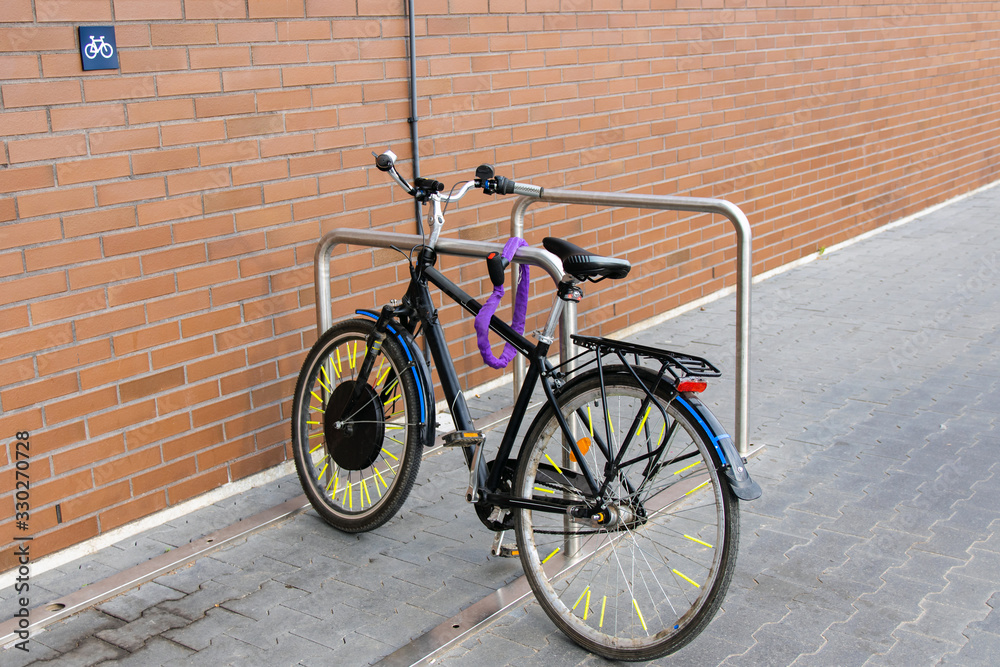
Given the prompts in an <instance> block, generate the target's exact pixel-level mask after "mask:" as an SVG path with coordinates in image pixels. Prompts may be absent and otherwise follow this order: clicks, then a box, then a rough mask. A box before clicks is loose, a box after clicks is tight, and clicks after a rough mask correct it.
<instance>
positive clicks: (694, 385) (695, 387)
mask: <svg viewBox="0 0 1000 667" xmlns="http://www.w3.org/2000/svg"><path fill="white" fill-rule="evenodd" d="M707 388H708V383H707V382H705V381H704V380H681V381H680V382H678V383H677V391H693V392H695V393H698V392H700V391H705V389H707Z"/></svg>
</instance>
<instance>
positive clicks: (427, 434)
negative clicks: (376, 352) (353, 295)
mask: <svg viewBox="0 0 1000 667" xmlns="http://www.w3.org/2000/svg"><path fill="white" fill-rule="evenodd" d="M354 312H355V313H357V314H358V315H361V316H363V317H370V318H371V319H373V320H376V321H377V320H378V313H375V312H372V311H370V310H356V311H354ZM388 329H389V333H390V334H392V335H393V336H395V337H396V340H398V341H399V344H400V345H401V346H402V347H403V351H404V352H406V356H407V359H408V360H409V361H410V362H411V365H410V368H412V369H413V378H414V379H415V380H416V382H417V390H418V392H419V394H420V398H421V401H422V405H421V406H420V423H421V424H422V425H423V428H422V429H421V430H420V439H421V442H423V444H424V446H425V447H430V446H431V445H433V444H434V427H435V424H436V422H437V415H436V413H435V410H434V383H433V382H432V381H431V372H430V369H428V368H427V362H426V361H425V360H424V355H423V353H422V352H421V351H420V348H419V347H418V346H417V342H416V340H415V339H414V338H413V334H411V333H410V332H409V331H407V329H406V327H404V326H402V325H401V324H400V323H399V322H398V321H395V320H393V322H392V323H391V324H389V325H388Z"/></svg>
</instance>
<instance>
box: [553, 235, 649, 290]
mask: <svg viewBox="0 0 1000 667" xmlns="http://www.w3.org/2000/svg"><path fill="white" fill-rule="evenodd" d="M542 245H543V246H544V247H545V249H546V250H548V251H549V252H551V253H552V254H553V255H555V256H556V257H558V258H559V259H561V260H562V264H563V269H564V270H565V271H566V273H568V274H569V275H571V276H573V277H575V278H577V279H579V280H594V279H595V278H596V279H601V278H611V279H612V280H615V279H618V278H624V277H625V276H627V275H628V272H629V271H630V270H631V269H632V265H631V264H629V262H628V260H625V259H618V258H616V257H602V256H601V255H594V254H592V253H591V252H589V251H587V250H584V249H583V248H581V247H580V246H578V245H574V244H572V243H570V242H569V241H564V240H563V239H557V238H554V237H552V236H546V237H545V238H544V239H542Z"/></svg>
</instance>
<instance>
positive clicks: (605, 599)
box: [597, 595, 608, 628]
mask: <svg viewBox="0 0 1000 667" xmlns="http://www.w3.org/2000/svg"><path fill="white" fill-rule="evenodd" d="M607 603H608V596H607V595H605V596H604V599H603V600H601V623H600V625H598V626H597V627H599V628H603V627H604V605H606V604H607Z"/></svg>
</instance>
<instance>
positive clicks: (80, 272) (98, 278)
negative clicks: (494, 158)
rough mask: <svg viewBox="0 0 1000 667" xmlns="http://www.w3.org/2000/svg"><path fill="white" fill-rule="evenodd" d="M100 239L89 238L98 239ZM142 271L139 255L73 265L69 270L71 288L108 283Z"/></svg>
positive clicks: (132, 276)
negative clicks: (78, 265) (98, 262)
mask: <svg viewBox="0 0 1000 667" xmlns="http://www.w3.org/2000/svg"><path fill="white" fill-rule="evenodd" d="M96 240H98V239H89V241H96ZM140 273H141V269H140V266H139V258H138V257H126V258H123V259H115V260H105V261H103V262H101V263H100V264H89V265H86V266H81V267H73V268H70V270H69V286H70V289H74V290H75V289H82V288H85V287H93V286H94V285H106V284H110V283H113V282H117V281H119V280H128V279H129V278H135V277H136V276H138V275H139V274H140Z"/></svg>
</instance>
